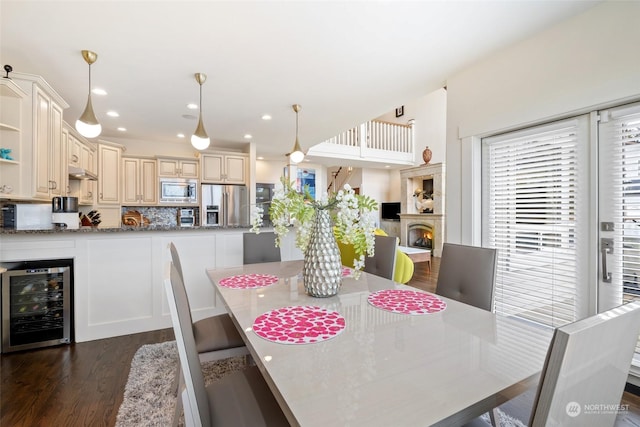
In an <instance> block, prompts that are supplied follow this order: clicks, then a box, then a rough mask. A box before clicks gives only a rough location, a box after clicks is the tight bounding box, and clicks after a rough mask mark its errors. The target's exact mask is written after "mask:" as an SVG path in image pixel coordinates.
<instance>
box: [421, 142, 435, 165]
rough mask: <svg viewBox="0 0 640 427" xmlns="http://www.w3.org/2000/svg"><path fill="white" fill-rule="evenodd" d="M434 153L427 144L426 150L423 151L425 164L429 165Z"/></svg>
mask: <svg viewBox="0 0 640 427" xmlns="http://www.w3.org/2000/svg"><path fill="white" fill-rule="evenodd" d="M432 154H433V153H432V152H431V150H430V149H429V146H427V147H426V148H425V149H424V151H423V152H422V160H424V164H425V165H427V164H429V162H430V161H431V155H432Z"/></svg>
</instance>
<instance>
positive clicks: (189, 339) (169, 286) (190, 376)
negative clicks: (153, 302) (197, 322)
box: [165, 263, 211, 426]
mask: <svg viewBox="0 0 640 427" xmlns="http://www.w3.org/2000/svg"><path fill="white" fill-rule="evenodd" d="M165 291H166V293H167V300H168V302H169V311H170V312H171V320H172V322H173V331H174V334H175V337H176V345H177V347H178V355H179V357H180V366H181V369H182V374H183V377H184V384H185V393H186V397H187V401H183V404H184V414H185V424H186V425H188V426H190V425H196V426H210V425H211V415H210V412H209V411H210V409H209V399H208V396H207V391H206V388H205V382H204V375H203V374H202V367H201V365H200V358H199V357H198V351H197V350H196V341H195V337H194V335H193V327H192V323H191V311H190V310H189V300H188V298H187V292H186V291H185V287H184V283H183V282H182V277H181V276H180V273H179V272H178V269H177V268H176V266H175V265H174V264H173V263H171V279H170V280H165ZM178 398H180V396H178Z"/></svg>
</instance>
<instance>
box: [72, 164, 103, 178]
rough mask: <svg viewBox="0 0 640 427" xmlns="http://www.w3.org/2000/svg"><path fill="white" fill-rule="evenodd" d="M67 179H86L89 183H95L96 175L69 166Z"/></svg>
mask: <svg viewBox="0 0 640 427" xmlns="http://www.w3.org/2000/svg"><path fill="white" fill-rule="evenodd" d="M69 179H88V180H90V181H97V180H98V175H96V174H95V173H93V172H89V171H88V170H86V169H84V168H79V167H76V166H69Z"/></svg>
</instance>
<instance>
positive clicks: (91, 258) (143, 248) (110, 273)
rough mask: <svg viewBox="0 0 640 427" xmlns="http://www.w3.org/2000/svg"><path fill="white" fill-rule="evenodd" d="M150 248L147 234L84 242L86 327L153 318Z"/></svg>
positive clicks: (151, 245) (150, 238)
mask: <svg viewBox="0 0 640 427" xmlns="http://www.w3.org/2000/svg"><path fill="white" fill-rule="evenodd" d="M128 237H129V236H128ZM152 247H153V239H152V237H151V236H144V237H142V236H135V237H134V238H119V239H113V238H109V239H91V240H89V241H88V243H87V254H88V258H87V262H88V265H89V266H90V268H91V272H90V275H89V280H90V282H89V286H88V291H89V292H88V301H87V302H88V305H87V308H88V326H89V327H94V326H101V325H107V324H114V323H122V322H137V321H139V320H142V319H150V318H152V317H153V315H154V310H153V298H152V296H153V288H154V283H153V281H152V278H153V260H152V256H151V255H152V254H151V250H152Z"/></svg>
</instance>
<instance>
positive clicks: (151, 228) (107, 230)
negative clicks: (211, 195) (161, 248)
mask: <svg viewBox="0 0 640 427" xmlns="http://www.w3.org/2000/svg"><path fill="white" fill-rule="evenodd" d="M250 228H251V226H244V227H243V226H236V227H203V226H196V227H178V226H177V225H148V226H145V227H128V226H122V227H112V228H109V227H80V228H78V229H76V230H70V229H52V230H16V229H13V228H0V234H59V233H122V232H145V231H190V230H200V231H203V230H206V231H221V230H235V229H245V230H249V229H250Z"/></svg>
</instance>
